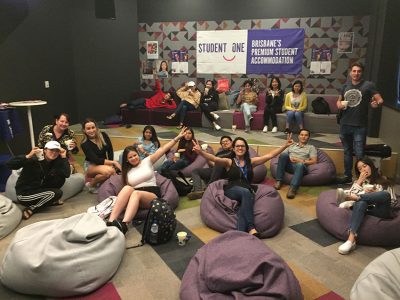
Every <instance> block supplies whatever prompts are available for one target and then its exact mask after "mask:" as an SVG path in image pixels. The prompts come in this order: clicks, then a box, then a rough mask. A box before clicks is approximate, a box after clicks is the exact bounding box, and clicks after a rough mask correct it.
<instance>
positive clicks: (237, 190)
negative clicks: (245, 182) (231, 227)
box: [225, 186, 255, 232]
mask: <svg viewBox="0 0 400 300" xmlns="http://www.w3.org/2000/svg"><path fill="white" fill-rule="evenodd" d="M225 196H226V197H228V198H230V199H232V200H236V201H238V202H239V203H240V207H239V211H238V223H237V229H238V230H239V231H244V232H249V231H250V230H251V229H253V228H255V227H254V194H253V193H251V192H250V191H249V190H248V189H246V188H243V187H241V186H234V187H231V188H230V189H228V190H226V191H225Z"/></svg>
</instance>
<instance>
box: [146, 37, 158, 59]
mask: <svg viewBox="0 0 400 300" xmlns="http://www.w3.org/2000/svg"><path fill="white" fill-rule="evenodd" d="M146 49H147V59H158V42H157V41H147V48H146Z"/></svg>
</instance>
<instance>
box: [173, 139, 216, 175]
mask: <svg viewBox="0 0 400 300" xmlns="http://www.w3.org/2000/svg"><path fill="white" fill-rule="evenodd" d="M199 142H200V144H203V142H201V141H199ZM175 150H176V149H171V150H170V151H168V153H167V159H172V157H173V156H174V153H175ZM207 152H208V153H212V154H214V151H213V149H212V148H211V147H210V146H208V147H207ZM198 168H208V163H207V160H206V159H205V158H204V157H203V156H201V155H197V157H196V159H195V160H194V161H193V162H192V163H191V164H190V165H188V166H187V167H186V168H183V169H182V170H180V171H181V172H182V174H183V175H184V176H185V177H192V172H193V170H194V169H198Z"/></svg>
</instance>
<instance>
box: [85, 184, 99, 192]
mask: <svg viewBox="0 0 400 300" xmlns="http://www.w3.org/2000/svg"><path fill="white" fill-rule="evenodd" d="M85 190H87V191H88V192H89V193H91V194H98V193H99V188H98V187H97V186H92V185H91V184H90V182H86V183H85Z"/></svg>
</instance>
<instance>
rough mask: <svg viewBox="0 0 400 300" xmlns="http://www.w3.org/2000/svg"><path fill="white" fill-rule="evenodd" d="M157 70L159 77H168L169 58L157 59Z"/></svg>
mask: <svg viewBox="0 0 400 300" xmlns="http://www.w3.org/2000/svg"><path fill="white" fill-rule="evenodd" d="M156 71H157V76H158V77H159V78H168V73H169V62H168V60H165V59H164V60H157V62H156Z"/></svg>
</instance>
